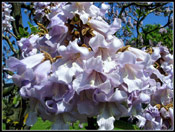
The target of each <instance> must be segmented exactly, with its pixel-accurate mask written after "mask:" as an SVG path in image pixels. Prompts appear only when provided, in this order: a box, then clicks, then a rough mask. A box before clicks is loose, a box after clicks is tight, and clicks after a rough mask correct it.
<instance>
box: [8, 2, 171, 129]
mask: <svg viewBox="0 0 175 132" xmlns="http://www.w3.org/2000/svg"><path fill="white" fill-rule="evenodd" d="M34 7H35V8H36V12H35V13H36V14H38V15H39V16H40V15H41V16H45V17H46V18H47V22H48V24H46V27H44V25H42V24H41V23H42V22H43V19H41V20H40V22H41V23H38V26H39V27H40V28H42V29H44V30H45V32H44V33H41V32H39V33H38V35H37V34H36V35H31V36H30V37H29V38H22V39H21V40H20V41H19V43H18V44H19V46H20V47H21V49H22V53H23V54H24V57H23V58H22V59H21V60H18V59H16V58H14V57H11V58H10V59H9V60H8V61H7V66H8V69H9V70H11V71H13V72H16V74H14V75H13V76H12V79H13V81H14V83H15V84H16V85H17V86H19V87H20V95H21V96H22V97H23V98H24V99H29V102H30V112H29V117H28V119H27V122H26V124H27V125H30V126H31V125H33V124H34V123H35V122H36V119H37V116H41V117H42V119H43V120H50V121H52V122H53V126H52V129H54V130H58V129H69V124H70V123H74V122H76V121H77V120H79V121H80V123H84V122H87V118H89V117H96V118H97V124H98V126H99V130H112V129H114V127H115V126H114V121H115V120H120V118H121V117H135V118H137V119H138V122H137V125H138V126H139V127H141V128H145V129H149V130H161V129H170V128H172V126H173V124H174V120H173V107H172V101H173V96H172V92H173V86H172V84H173V83H172V79H173V69H172V68H173V56H172V55H171V54H170V53H169V51H168V49H167V48H165V47H163V46H161V45H159V47H153V48H152V49H146V48H145V49H142V50H140V49H137V48H133V47H130V46H124V43H123V41H122V40H120V39H119V38H117V37H116V36H114V34H115V32H117V31H118V30H119V29H120V28H121V20H119V19H117V18H115V19H114V21H113V23H112V24H111V25H109V24H108V23H107V22H105V21H104V20H103V16H104V15H105V13H106V11H107V10H108V9H109V5H107V4H105V3H103V4H102V5H101V8H98V7H96V6H95V5H93V3H92V2H68V3H57V2H53V3H51V2H48V3H40V2H39V3H35V6H34ZM50 7H53V8H50ZM49 8H50V9H49ZM45 11H49V12H47V13H46V12H45ZM44 12H45V13H44ZM38 19H40V18H39V17H38ZM43 23H44V22H43ZM143 106H144V107H143ZM168 122H170V123H169V124H167V123H168Z"/></svg>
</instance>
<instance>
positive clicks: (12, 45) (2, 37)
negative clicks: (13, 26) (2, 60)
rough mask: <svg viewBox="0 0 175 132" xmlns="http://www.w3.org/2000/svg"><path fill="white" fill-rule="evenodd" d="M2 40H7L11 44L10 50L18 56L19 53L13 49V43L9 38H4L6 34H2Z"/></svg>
mask: <svg viewBox="0 0 175 132" xmlns="http://www.w3.org/2000/svg"><path fill="white" fill-rule="evenodd" d="M2 38H3V39H4V40H6V41H7V43H8V44H9V46H10V48H11V50H12V51H13V52H14V54H15V55H17V54H18V52H17V51H16V50H15V49H14V47H13V45H12V43H11V42H10V39H9V37H7V36H4V34H2Z"/></svg>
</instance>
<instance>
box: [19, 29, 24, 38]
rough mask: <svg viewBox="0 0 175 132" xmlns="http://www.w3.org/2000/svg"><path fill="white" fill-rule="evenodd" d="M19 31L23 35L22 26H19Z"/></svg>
mask: <svg viewBox="0 0 175 132" xmlns="http://www.w3.org/2000/svg"><path fill="white" fill-rule="evenodd" d="M19 33H20V35H21V36H23V35H24V29H23V28H22V27H19Z"/></svg>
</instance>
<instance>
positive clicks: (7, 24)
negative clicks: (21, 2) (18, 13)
mask: <svg viewBox="0 0 175 132" xmlns="http://www.w3.org/2000/svg"><path fill="white" fill-rule="evenodd" d="M11 7H12V5H11V4H8V3H5V2H2V32H6V31H10V30H12V25H11V21H14V20H15V19H14V18H13V17H12V16H11V15H10V13H11V11H12V10H11Z"/></svg>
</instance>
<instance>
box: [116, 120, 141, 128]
mask: <svg viewBox="0 0 175 132" xmlns="http://www.w3.org/2000/svg"><path fill="white" fill-rule="evenodd" d="M114 126H115V128H114V130H139V128H138V127H137V126H136V125H134V124H131V123H128V122H125V121H122V120H116V121H115V122H114Z"/></svg>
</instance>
